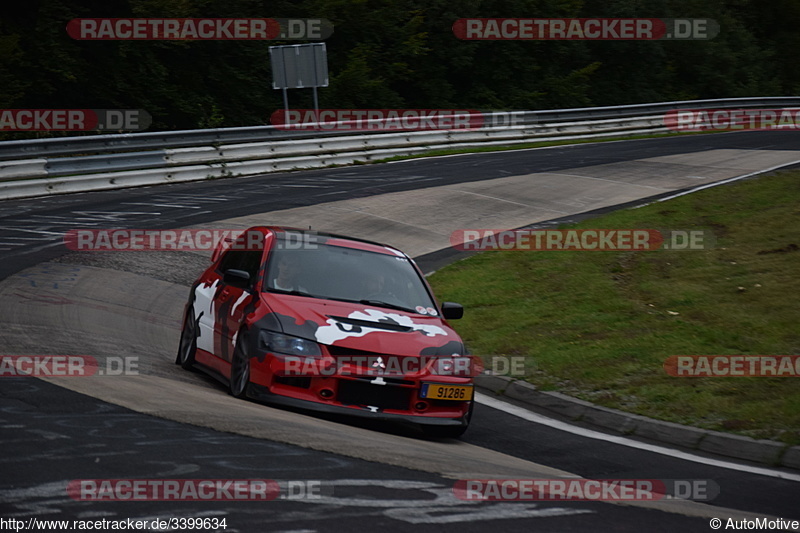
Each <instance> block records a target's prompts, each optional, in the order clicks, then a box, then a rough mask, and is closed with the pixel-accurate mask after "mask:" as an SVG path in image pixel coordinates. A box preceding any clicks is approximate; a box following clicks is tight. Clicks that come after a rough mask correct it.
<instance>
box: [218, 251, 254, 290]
mask: <svg viewBox="0 0 800 533" xmlns="http://www.w3.org/2000/svg"><path fill="white" fill-rule="evenodd" d="M259 266H261V251H257V250H253V251H238V250H230V251H228V252H227V253H226V254H225V256H224V257H223V258H222V260H221V261H220V263H219V271H220V272H222V273H223V274H224V273H225V272H226V271H227V270H230V269H235V270H244V271H245V272H247V273H248V274H250V284H251V285H253V284H255V281H256V276H257V275H258V268H259Z"/></svg>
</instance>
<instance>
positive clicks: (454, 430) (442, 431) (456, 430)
mask: <svg viewBox="0 0 800 533" xmlns="http://www.w3.org/2000/svg"><path fill="white" fill-rule="evenodd" d="M474 407H475V400H470V402H469V410H468V411H467V415H466V416H465V417H464V424H463V425H461V426H426V425H423V426H422V432H423V433H424V434H425V436H426V437H431V438H434V439H457V438H458V437H460V436H461V435H463V434H464V432H465V431H467V428H469V422H470V420H472V410H473V408H474Z"/></svg>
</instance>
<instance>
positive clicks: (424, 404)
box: [414, 402, 428, 411]
mask: <svg viewBox="0 0 800 533" xmlns="http://www.w3.org/2000/svg"><path fill="white" fill-rule="evenodd" d="M414 409H415V410H417V411H426V410H427V409H428V402H417V403H415V404H414Z"/></svg>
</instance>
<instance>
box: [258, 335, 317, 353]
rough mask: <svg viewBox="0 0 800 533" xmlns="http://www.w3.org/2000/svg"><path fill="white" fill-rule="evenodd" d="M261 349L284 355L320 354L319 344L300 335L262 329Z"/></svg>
mask: <svg viewBox="0 0 800 533" xmlns="http://www.w3.org/2000/svg"><path fill="white" fill-rule="evenodd" d="M258 340H259V344H260V346H261V349H263V350H267V351H270V352H275V353H280V354H284V355H304V356H320V355H322V349H321V348H320V346H319V344H317V343H316V342H314V341H310V340H307V339H301V338H300V337H293V336H291V335H284V334H283V333H276V332H274V331H267V330H262V331H261V333H260V334H259V337H258Z"/></svg>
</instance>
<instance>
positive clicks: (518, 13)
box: [0, 0, 800, 138]
mask: <svg viewBox="0 0 800 533" xmlns="http://www.w3.org/2000/svg"><path fill="white" fill-rule="evenodd" d="M4 7H5V10H4V14H3V17H2V20H1V21H0V108H2V109H15V108H16V109H19V108H60V109H65V108H79V109H104V108H114V109H144V110H146V111H148V112H149V113H150V114H151V115H152V117H153V125H152V127H151V128H150V129H151V131H152V130H175V129H193V128H203V127H233V126H250V125H259V124H266V123H268V122H269V117H270V115H271V114H272V113H273V112H274V111H275V110H277V109H281V108H282V107H283V103H282V97H281V93H280V91H276V90H273V89H272V75H271V72H270V59H269V46H274V45H278V44H294V43H293V42H286V41H80V40H74V39H72V38H71V37H70V36H69V35H68V34H67V31H66V25H67V23H68V22H69V21H70V20H72V19H75V18H102V17H114V18H123V17H176V18H178V17H179V18H192V17H197V18H212V17H263V18H294V17H296V18H324V19H327V20H329V21H330V22H331V23H332V24H333V26H334V32H333V34H332V35H331V36H330V37H329V38H328V39H327V40H326V41H325V42H326V43H327V50H328V65H329V73H330V85H329V87H327V88H323V89H320V91H319V97H320V106H321V107H323V108H337V109H338V108H427V109H435V108H441V109H481V110H490V109H491V110H537V109H554V108H568V107H583V106H597V105H621V104H632V103H644V102H658V101H670V100H691V99H705V98H727V97H744V96H787V95H795V94H798V90H800V72H799V71H798V69H797V68H796V63H797V61H796V59H795V58H796V54H797V51H798V50H800V32H798V31H797V28H798V27H799V26H800V0H770V1H769V2H764V1H763V0H465V1H462V2H453V1H452V0H299V1H290V0H26V1H25V2H14V5H7V6H4ZM477 17H487V18H488V17H519V18H527V17H548V18H585V17H648V18H711V19H714V20H716V21H717V22H718V23H719V25H720V33H719V35H717V36H716V38H714V39H712V40H705V41H704V40H693V41H664V40H658V41H467V40H461V39H458V38H456V36H455V35H454V33H453V30H452V26H453V23H454V22H455V21H456V20H457V19H460V18H477ZM290 106H291V107H293V108H309V107H312V100H311V93H310V91H309V90H293V91H290ZM28 136H29V135H28ZM5 138H9V137H8V134H6V137H5Z"/></svg>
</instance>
